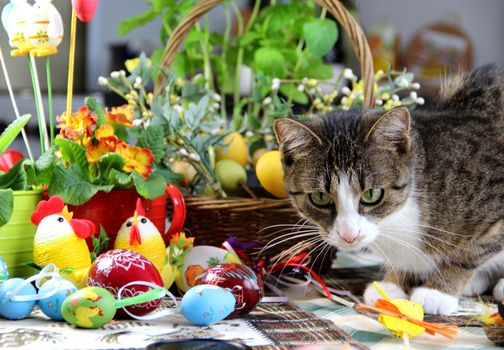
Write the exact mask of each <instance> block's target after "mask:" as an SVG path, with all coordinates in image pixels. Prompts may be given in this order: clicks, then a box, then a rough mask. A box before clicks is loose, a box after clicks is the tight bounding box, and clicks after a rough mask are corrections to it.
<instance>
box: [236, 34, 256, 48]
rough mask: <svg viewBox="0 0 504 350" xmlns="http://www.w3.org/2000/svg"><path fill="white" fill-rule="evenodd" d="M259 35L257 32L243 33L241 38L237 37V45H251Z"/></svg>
mask: <svg viewBox="0 0 504 350" xmlns="http://www.w3.org/2000/svg"><path fill="white" fill-rule="evenodd" d="M260 38H261V36H260V35H259V34H258V33H255V32H252V31H249V32H247V33H245V34H244V35H243V36H242V37H241V38H239V39H238V45H239V46H244V47H245V46H249V45H251V44H252V43H253V42H254V41H256V40H259V39H260Z"/></svg>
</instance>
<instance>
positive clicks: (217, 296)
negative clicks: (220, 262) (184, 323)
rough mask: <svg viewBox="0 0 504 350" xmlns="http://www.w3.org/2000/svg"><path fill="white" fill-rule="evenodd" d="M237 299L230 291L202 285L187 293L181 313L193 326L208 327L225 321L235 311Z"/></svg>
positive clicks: (183, 299)
mask: <svg viewBox="0 0 504 350" xmlns="http://www.w3.org/2000/svg"><path fill="white" fill-rule="evenodd" d="M235 304H236V299H235V297H234V295H233V293H231V292H230V291H229V290H227V289H224V288H222V287H218V286H213V285H209V284H201V285H198V286H196V287H193V288H191V289H189V290H188V291H187V293H186V294H185V295H184V297H183V298H182V302H181V305H180V311H181V313H182V315H184V317H185V318H186V319H187V320H188V321H189V322H191V323H192V324H195V325H198V326H208V325H209V324H211V323H215V322H219V321H221V320H223V319H225V318H226V317H227V316H229V314H230V313H231V312H233V311H234V308H235Z"/></svg>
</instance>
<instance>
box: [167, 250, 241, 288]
mask: <svg viewBox="0 0 504 350" xmlns="http://www.w3.org/2000/svg"><path fill="white" fill-rule="evenodd" d="M223 262H232V263H236V264H241V261H240V259H239V258H238V257H237V256H236V255H235V254H233V253H230V252H228V251H227V250H225V249H221V248H217V247H212V246H207V245H200V246H196V247H192V248H191V250H190V251H189V253H187V255H186V256H185V257H184V260H183V263H182V265H181V266H180V273H179V275H178V276H177V279H176V280H175V282H176V283H177V286H178V287H179V289H180V290H182V291H183V292H185V291H187V290H188V289H189V288H191V287H193V286H194V285H195V281H196V277H198V275H199V274H200V273H202V272H203V271H205V270H206V269H207V268H208V267H209V266H214V265H217V264H220V263H223Z"/></svg>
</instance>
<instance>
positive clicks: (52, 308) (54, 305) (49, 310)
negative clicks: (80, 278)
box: [38, 279, 77, 321]
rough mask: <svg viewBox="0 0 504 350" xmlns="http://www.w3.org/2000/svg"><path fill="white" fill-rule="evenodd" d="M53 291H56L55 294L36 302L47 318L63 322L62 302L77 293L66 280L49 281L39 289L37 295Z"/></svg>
mask: <svg viewBox="0 0 504 350" xmlns="http://www.w3.org/2000/svg"><path fill="white" fill-rule="evenodd" d="M54 289H57V290H58V291H57V292H56V294H53V295H51V296H49V297H47V298H44V299H40V300H39V301H38V306H39V308H40V310H41V311H42V312H43V313H44V314H45V315H46V316H47V317H49V318H51V319H53V320H55V321H63V315H62V314H61V305H63V302H64V301H65V299H66V298H67V297H68V296H70V295H71V294H72V293H75V292H76V291H77V287H76V286H75V285H74V284H73V283H72V282H70V281H68V280H64V279H51V280H49V281H47V282H45V283H44V284H43V285H42V286H41V287H40V289H39V291H38V294H39V295H43V294H46V293H49V292H50V291H52V290H54Z"/></svg>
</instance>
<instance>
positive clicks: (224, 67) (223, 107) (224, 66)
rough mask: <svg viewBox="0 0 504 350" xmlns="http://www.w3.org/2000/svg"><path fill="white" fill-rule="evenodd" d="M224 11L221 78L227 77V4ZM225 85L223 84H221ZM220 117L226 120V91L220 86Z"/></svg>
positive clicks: (229, 27)
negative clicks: (224, 26) (224, 25)
mask: <svg viewBox="0 0 504 350" xmlns="http://www.w3.org/2000/svg"><path fill="white" fill-rule="evenodd" d="M224 12H225V15H226V29H225V31H224V39H223V41H222V53H221V60H222V70H223V75H224V76H223V77H221V79H227V78H226V77H228V76H229V75H228V66H227V61H226V56H227V48H228V43H229V37H230V36H231V11H229V6H227V5H226V6H225V8H224ZM223 85H225V84H223ZM220 93H221V118H222V119H223V120H226V118H227V115H226V92H225V90H224V89H223V87H222V86H221V91H220Z"/></svg>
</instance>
